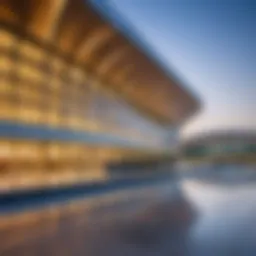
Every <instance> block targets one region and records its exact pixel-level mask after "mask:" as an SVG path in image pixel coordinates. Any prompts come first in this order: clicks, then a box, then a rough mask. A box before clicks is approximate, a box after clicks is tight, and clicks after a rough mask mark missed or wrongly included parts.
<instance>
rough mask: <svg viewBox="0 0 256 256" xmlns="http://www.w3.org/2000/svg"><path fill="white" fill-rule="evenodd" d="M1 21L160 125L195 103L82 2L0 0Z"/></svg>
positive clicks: (181, 117)
mask: <svg viewBox="0 0 256 256" xmlns="http://www.w3.org/2000/svg"><path fill="white" fill-rule="evenodd" d="M0 19H1V21H4V22H7V23H9V24H13V25H15V26H17V27H18V28H19V29H20V30H21V31H27V32H28V33H29V34H31V35H33V36H34V37H35V38H36V39H38V40H39V41H40V42H42V43H46V44H48V45H51V46H52V47H53V48H54V49H57V50H58V51H60V52H61V53H62V54H63V56H66V57H67V58H68V59H69V60H70V61H71V62H72V63H79V65H81V66H83V67H84V68H85V69H86V70H87V71H88V72H89V73H90V74H91V75H93V76H96V77H97V79H99V80H100V82H101V83H102V84H104V86H105V87H106V88H107V89H109V90H112V91H115V92H116V93H118V94H119V95H121V96H122V97H123V98H125V99H126V101H127V102H128V103H130V104H131V105H133V106H134V107H135V108H136V109H137V110H138V111H140V112H141V113H143V114H146V115H147V116H148V117H151V118H152V119H154V120H157V121H158V122H160V123H161V124H180V123H182V122H183V121H184V120H185V119H186V118H187V117H188V116H190V115H192V114H193V113H194V112H195V111H196V110H197V109H198V108H199V103H198V102H197V100H196V99H194V98H193V97H192V96H191V95H190V94H189V93H188V92H187V91H186V90H185V89H183V88H182V87H181V86H180V84H179V83H178V82H177V81H175V79H174V78H171V77H170V76H169V75H167V74H166V73H165V72H164V71H162V70H161V69H160V68H159V67H158V65H157V64H155V63H154V61H153V60H151V59H150V58H148V57H147V56H146V55H145V54H144V53H143V49H138V48H137V47H135V46H134V44H133V43H132V42H130V41H129V40H128V39H127V38H125V37H124V36H123V35H122V34H120V32H118V31H117V30H116V29H114V28H113V27H112V26H111V24H109V23H108V22H106V21H105V20H103V19H102V18H101V16H100V15H99V14H98V13H97V12H96V11H95V10H93V8H92V6H90V5H89V4H88V3H87V2H86V1H82V0H72V1H67V0H58V1H57V0H24V1H15V0H6V1H1V6H0Z"/></svg>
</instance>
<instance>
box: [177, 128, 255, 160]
mask: <svg viewBox="0 0 256 256" xmlns="http://www.w3.org/2000/svg"><path fill="white" fill-rule="evenodd" d="M180 152H181V155H182V157H183V158H185V159H200V160H203V159H205V160H214V161H225V160H228V161H234V160H239V161H240V160H242V161H246V162H247V161H249V162H251V161H253V162H256V132H240V131H239V132H238V131H225V132H215V133H209V134H203V135H201V136H198V137H194V138H192V139H190V140H187V141H185V142H184V143H183V144H182V145H181V148H180Z"/></svg>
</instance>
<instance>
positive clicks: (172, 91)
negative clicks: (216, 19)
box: [0, 0, 199, 191]
mask: <svg viewBox="0 0 256 256" xmlns="http://www.w3.org/2000/svg"><path fill="white" fill-rule="evenodd" d="M97 6H98V5H93V1H92V2H89V1H82V0H72V1H71V0H70V1H67V0H26V1H14V0H6V1H1V5H0V21H1V23H0V34H1V42H0V48H1V50H0V55H1V58H0V69H1V88H0V97H1V100H0V175H1V178H0V190H2V191H6V190H10V189H11V190H12V189H23V188H31V187H32V188H34V187H45V186H46V187H49V186H56V185H68V184H77V183H83V182H87V181H100V180H106V179H108V178H109V177H108V172H107V171H106V165H107V164H108V163H110V162H111V163H118V162H119V161H121V162H122V161H129V159H135V158H136V159H140V157H143V159H145V157H151V156H154V157H158V156H163V155H168V154H170V152H171V150H172V148H173V147H174V146H175V145H176V142H175V141H176V139H177V132H178V129H179V127H180V125H182V124H183V122H184V121H185V120H187V118H188V117H189V116H191V115H193V114H194V113H195V112H196V111H197V110H198V108H199V102H198V100H197V99H196V98H195V96H194V95H192V94H191V92H189V91H188V90H187V89H186V88H185V87H184V86H183V85H182V84H181V83H180V81H178V79H177V78H175V76H174V75H172V74H171V73H168V72H167V69H166V68H165V69H164V68H163V67H161V65H159V64H158V62H157V60H156V59H155V58H154V57H152V56H150V54H148V51H147V50H145V49H146V47H143V44H141V43H138V42H136V40H133V38H132V36H131V33H126V32H127V31H126V32H125V30H122V28H121V29H117V28H116V27H113V25H112V23H111V22H109V21H107V17H106V16H104V15H102V13H100V12H101V10H100V9H101V8H98V7H97Z"/></svg>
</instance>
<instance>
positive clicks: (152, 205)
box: [0, 167, 256, 256]
mask: <svg viewBox="0 0 256 256" xmlns="http://www.w3.org/2000/svg"><path fill="white" fill-rule="evenodd" d="M233 168H235V167H233ZM239 168H240V169H239V170H238V169H236V170H235V171H234V172H233V174H232V173H231V174H230V170H225V169H223V170H222V172H216V170H214V169H212V170H205V171H206V172H205V173H210V175H208V176H207V175H200V177H198V176H197V175H196V174H194V175H190V176H189V177H186V175H185V176H183V178H182V179H181V181H179V182H178V186H177V183H175V184H174V182H173V181H172V182H171V181H170V184H169V185H168V186H166V182H165V185H161V184H159V185H158V186H157V187H154V188H147V191H146V192H145V193H144V194H146V195H147V196H148V198H147V200H146V201H140V200H139V201H138V200H137V201H136V200H135V199H134V198H133V197H132V196H130V195H128V194H127V195H126V201H125V202H122V203H117V204H116V203H111V204H110V205H105V206H102V207H95V208H90V210H88V209H87V210H83V211H81V210H80V211H78V213H77V210H76V211H75V213H74V214H72V215H68V216H62V217H61V218H60V217H58V221H57V222H56V218H55V220H51V221H46V219H45V218H44V219H43V222H42V220H40V221H38V222H35V223H37V224H33V225H34V226H35V228H34V229H33V230H32V231H33V232H34V233H33V232H32V233H30V235H31V234H32V237H31V236H27V232H28V231H27V230H28V228H24V230H26V231H22V228H21V227H25V226H24V225H23V226H22V225H21V224H19V230H16V231H19V232H21V231H22V232H23V233H22V232H21V233H20V236H17V237H16V238H17V239H16V241H15V243H13V241H11V240H12V239H13V240H14V235H15V232H16V231H15V229H13V230H11V229H10V228H9V229H8V230H7V231H8V232H9V233H8V232H5V231H4V229H2V230H1V226H0V231H1V232H0V236H1V239H0V241H1V242H2V244H0V249H2V248H3V250H2V251H1V250H0V252H1V253H0V255H89V256H90V255H92V256H101V255H113V256H115V255H123V256H125V255H132V256H136V255H141V256H143V255H150V256H151V255H152V256H153V255H160V256H161V255H163V256H164V255H168V256H169V255H189V256H190V255H191V256H197V255H198V256H201V255H207V256H208V255H210V256H211V255H214V256H216V255H218V256H229V255H232V256H234V255H242V256H255V255H256V182H254V181H253V175H254V174H250V175H249V176H248V175H247V176H246V172H245V173H242V171H243V170H242V169H241V167H239ZM234 175H237V176H236V177H234ZM242 177H243V178H242ZM246 177H247V178H246ZM248 177H250V178H248ZM255 177H256V172H255ZM163 184H164V183H163ZM177 187H178V188H177ZM135 194H136V193H135ZM156 194H158V196H155V195H156ZM99 205H101V204H100V203H99ZM0 219H1V218H0ZM23 222H24V221H23ZM56 223H57V224H56ZM0 224H1V223H0ZM30 226H31V225H30ZM17 227H18V226H16V228H17ZM49 230H51V231H50V232H49ZM39 231H40V232H39ZM16 233H17V232H16ZM39 233H40V236H39V235H38V236H35V235H33V234H39ZM8 234H9V238H11V240H10V239H9V240H8V239H5V238H6V236H8ZM21 237H22V239H21ZM24 237H27V239H26V241H25V238H24ZM18 238H19V239H18ZM4 241H7V242H6V244H3V242H4ZM17 241H18V242H17ZM7 243H9V244H8V246H7Z"/></svg>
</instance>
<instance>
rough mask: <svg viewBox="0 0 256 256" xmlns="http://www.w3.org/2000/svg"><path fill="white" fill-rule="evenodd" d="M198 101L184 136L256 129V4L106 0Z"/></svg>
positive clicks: (170, 0)
mask: <svg viewBox="0 0 256 256" xmlns="http://www.w3.org/2000/svg"><path fill="white" fill-rule="evenodd" d="M109 3H110V4H112V6H114V7H115V8H117V10H118V11H119V12H120V13H121V14H122V15H123V17H125V18H127V20H128V21H129V22H131V23H132V24H133V25H134V27H135V28H136V29H137V31H138V33H139V34H140V36H141V37H142V38H144V39H145V40H147V42H148V43H149V44H150V45H151V46H152V47H154V48H155V50H156V51H157V54H158V55H159V56H160V58H162V59H163V60H164V62H165V63H167V65H169V66H170V67H171V68H172V69H173V70H174V72H176V73H177V74H178V76H179V77H180V78H181V80H183V81H184V82H185V84H187V85H188V86H189V87H190V88H191V89H192V91H194V92H195V93H196V94H198V95H199V96H200V98H201V99H202V100H203V103H204V107H203V109H202V111H201V112H200V113H198V114H197V115H196V116H194V117H193V118H192V119H191V120H190V121H189V122H188V123H187V124H186V126H185V127H184V128H183V130H182V133H183V135H184V136H190V135H192V134H196V133H198V132H202V131H208V130H214V129H256V114H255V111H256V47H255V46H256V29H255V24H256V3H255V4H254V3H253V1H251V2H249V1H247V2H246V1H235V0H234V1H218V0H216V1H209V0H205V1H202V0H201V1H193V0H190V1H185V0H179V1H177V0H176V1H175V0H173V1H172V0H109Z"/></svg>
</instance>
